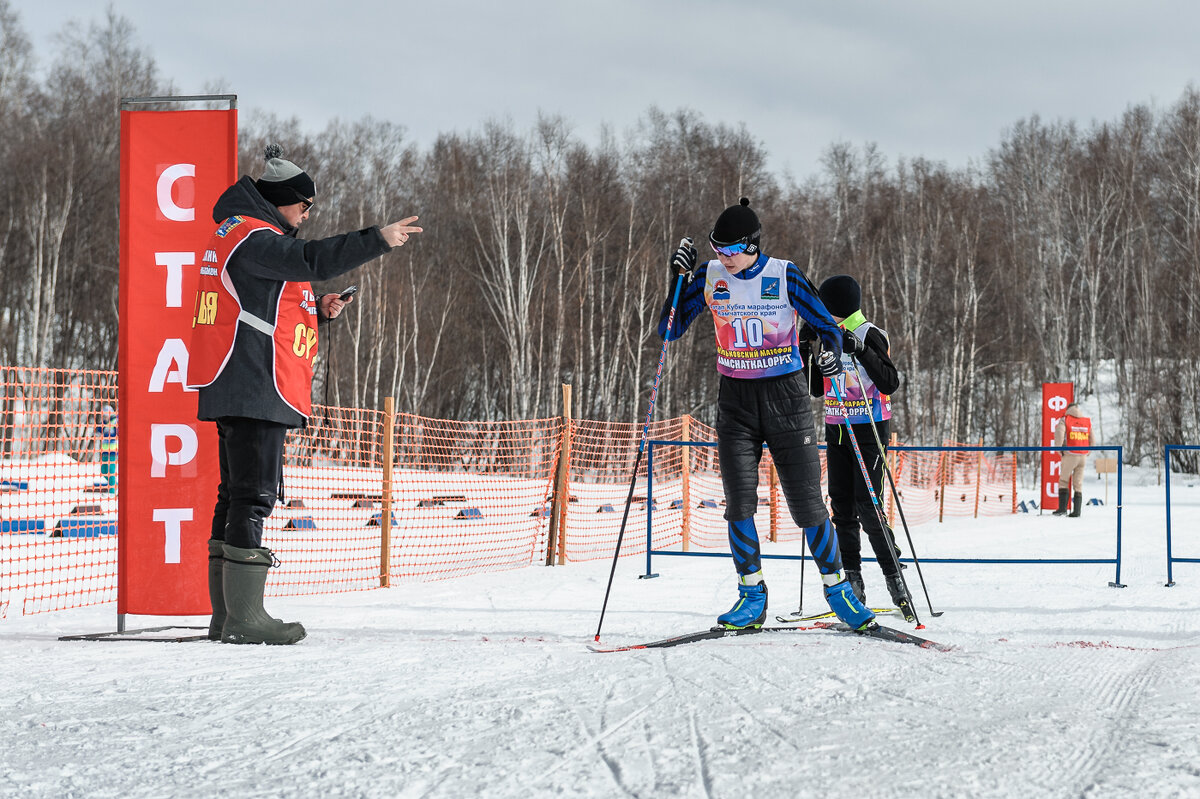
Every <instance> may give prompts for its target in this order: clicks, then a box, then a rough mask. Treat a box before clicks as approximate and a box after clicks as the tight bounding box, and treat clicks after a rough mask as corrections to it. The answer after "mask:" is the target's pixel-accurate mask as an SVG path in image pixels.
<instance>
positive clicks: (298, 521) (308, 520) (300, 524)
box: [283, 516, 317, 530]
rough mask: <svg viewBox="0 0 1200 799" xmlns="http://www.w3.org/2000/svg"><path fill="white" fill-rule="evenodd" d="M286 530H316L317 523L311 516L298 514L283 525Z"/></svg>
mask: <svg viewBox="0 0 1200 799" xmlns="http://www.w3.org/2000/svg"><path fill="white" fill-rule="evenodd" d="M283 529H284V530H316V529H317V523H316V522H314V521H313V517H311V516H296V517H295V518H293V519H290V520H289V521H288V523H287V524H285V525H284V526H283Z"/></svg>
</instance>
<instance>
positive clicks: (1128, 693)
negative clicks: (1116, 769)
mask: <svg viewBox="0 0 1200 799" xmlns="http://www.w3.org/2000/svg"><path fill="white" fill-rule="evenodd" d="M1160 674H1161V664H1160V663H1159V662H1158V659H1157V658H1155V657H1154V654H1149V656H1147V655H1143V656H1142V657H1141V658H1140V662H1139V663H1138V664H1137V665H1135V666H1134V667H1133V669H1132V672H1131V673H1130V672H1126V673H1120V674H1108V675H1105V676H1104V677H1103V679H1101V680H1099V681H1098V682H1099V687H1100V689H1101V690H1100V692H1099V694H1097V695H1096V697H1095V699H1096V702H1095V705H1096V710H1097V711H1098V712H1096V713H1095V714H1094V716H1095V717H1096V718H1097V719H1102V720H1103V723H1101V724H1093V725H1091V726H1090V734H1089V735H1087V736H1086V737H1084V738H1083V739H1082V740H1081V741H1080V742H1079V744H1078V745H1077V746H1076V751H1075V752H1074V753H1073V754H1072V756H1071V757H1069V759H1068V760H1067V761H1066V763H1065V764H1064V773H1063V780H1064V782H1066V783H1067V784H1068V785H1072V784H1079V783H1083V784H1082V785H1080V787H1081V789H1082V790H1081V792H1080V793H1081V795H1083V794H1086V793H1087V790H1088V788H1090V787H1092V786H1094V785H1095V784H1096V781H1097V777H1098V776H1099V775H1100V774H1102V773H1103V772H1105V771H1107V770H1108V769H1109V767H1110V766H1111V764H1112V762H1113V760H1114V758H1115V757H1116V756H1117V755H1118V754H1119V752H1120V751H1121V748H1122V744H1123V743H1124V740H1125V738H1126V733H1127V730H1128V724H1127V720H1128V719H1129V717H1131V716H1135V715H1136V714H1137V709H1138V700H1140V699H1141V698H1142V696H1144V695H1145V693H1146V691H1147V689H1149V688H1150V687H1151V686H1152V685H1154V684H1155V683H1157V682H1158V679H1159V677H1160Z"/></svg>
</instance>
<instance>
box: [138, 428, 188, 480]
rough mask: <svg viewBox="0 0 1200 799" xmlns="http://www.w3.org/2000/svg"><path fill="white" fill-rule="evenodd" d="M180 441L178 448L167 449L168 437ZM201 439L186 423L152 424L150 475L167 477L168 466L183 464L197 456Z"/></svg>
mask: <svg viewBox="0 0 1200 799" xmlns="http://www.w3.org/2000/svg"><path fill="white" fill-rule="evenodd" d="M168 438H173V439H175V440H176V441H178V442H179V447H178V449H175V450H173V451H171V452H168V451H167V439H168ZM198 448H199V441H198V440H197V438H196V431H195V430H193V429H192V427H191V425H186V424H152V425H150V459H151V464H150V476H151V477H166V476H167V466H168V465H170V466H182V465H184V464H185V463H191V462H192V461H193V460H195V458H196V451H197V449H198Z"/></svg>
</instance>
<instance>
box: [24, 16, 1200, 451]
mask: <svg viewBox="0 0 1200 799" xmlns="http://www.w3.org/2000/svg"><path fill="white" fill-rule="evenodd" d="M0 45H2V47H0V125H2V126H3V130H2V131H0V133H2V135H0V169H2V170H3V174H4V175H5V180H4V181H2V182H0V192H3V197H0V259H2V261H3V263H4V265H5V268H4V269H3V271H2V272H0V348H2V350H0V359H2V360H3V362H5V363H9V364H17V365H27V366H39V365H51V366H58V367H68V368H114V367H115V361H116V346H117V344H116V311H117V289H116V277H117V200H118V197H117V194H118V155H117V144H118V135H119V118H118V114H117V102H118V99H119V98H120V97H122V96H146V95H163V94H171V93H173V87H172V85H171V83H170V81H169V78H168V77H163V76H160V75H159V74H158V72H157V70H156V68H155V64H154V60H153V57H152V54H151V53H149V52H148V51H147V50H145V49H144V48H142V46H141V45H140V44H139V43H138V41H137V36H136V31H135V30H134V29H133V27H132V25H131V24H130V23H129V22H128V21H127V20H125V19H123V18H121V17H119V16H116V15H114V14H112V13H111V12H110V13H109V15H108V16H106V17H103V18H99V19H98V20H97V21H96V22H94V23H93V24H92V25H91V27H89V28H88V29H87V30H83V29H66V30H65V32H64V36H63V37H62V38H61V41H60V47H59V50H58V52H57V54H55V55H54V57H53V60H52V61H51V62H50V64H49V67H48V68H44V69H43V68H39V66H38V65H37V63H36V62H35V59H34V53H33V52H32V49H31V47H30V45H29V42H28V39H27V38H26V36H25V34H24V33H23V31H22V28H21V24H20V17H19V14H18V13H17V12H16V11H15V9H14V8H13V5H12V3H11V2H10V0H0ZM237 88H238V87H237V86H236V85H233V86H216V85H215V86H213V87H211V89H210V90H211V91H213V92H233V93H236V92H237ZM174 93H178V92H174ZM1133 99H1135V98H1131V100H1133ZM448 101H449V100H448ZM241 123H242V131H241V146H242V152H241V159H242V161H241V164H242V171H244V172H250V173H251V174H255V175H256V174H257V173H258V169H259V164H260V159H261V153H262V148H263V145H264V144H265V143H266V142H268V141H278V142H280V143H282V144H283V146H284V147H285V150H286V154H287V156H288V157H289V158H291V159H292V160H294V161H296V162H297V163H299V164H301V165H303V166H304V167H305V168H306V169H308V171H309V172H310V173H311V174H312V175H313V176H314V177H315V179H316V182H317V186H318V197H317V205H316V209H315V211H314V214H313V216H312V219H311V221H310V222H309V223H308V225H307V226H306V228H305V230H304V235H305V236H306V237H318V236H321V235H327V234H332V233H336V232H340V231H343V230H346V229H350V228H359V227H363V226H366V225H369V224H373V223H381V222H387V221H390V220H393V219H395V218H398V217H400V216H403V215H405V214H407V213H417V214H420V216H421V224H422V225H424V226H425V228H426V231H427V232H426V233H424V234H423V235H422V236H421V237H420V239H419V241H418V242H416V243H415V245H416V246H411V247H406V248H403V249H402V250H399V251H397V252H396V253H395V254H392V255H389V256H386V257H384V258H383V259H380V260H379V261H377V262H375V263H373V264H370V265H368V266H367V267H365V268H364V269H363V270H361V271H359V272H357V273H355V274H354V275H353V276H351V277H349V278H348V279H346V280H344V281H339V283H338V285H336V286H324V287H318V288H321V289H330V290H331V289H334V288H341V287H342V283H347V284H348V283H351V282H355V283H358V284H359V285H360V286H361V287H362V289H363V290H362V292H361V293H360V294H359V295H358V298H357V302H356V303H355V305H356V307H357V308H356V312H354V313H350V314H348V315H347V319H346V320H344V321H343V322H341V323H340V324H339V325H337V326H335V327H334V328H333V329H332V330H331V331H330V334H329V335H328V336H327V337H326V339H325V341H324V344H323V346H324V347H325V354H326V357H325V366H326V367H331V368H328V369H327V370H325V369H323V370H321V374H320V375H319V381H321V382H319V383H318V394H317V399H318V401H321V402H326V403H328V404H331V405H341V406H355V407H373V408H377V407H381V404H382V398H383V397H384V396H387V395H392V396H395V397H396V399H397V410H399V411H404V412H412V413H419V414H422V415H425V416H432V417H442V418H456V419H481V420H496V419H528V418H538V417H544V416H551V415H556V414H557V413H559V412H560V393H559V390H558V385H559V383H560V382H569V383H572V384H573V385H574V387H575V390H574V396H575V398H576V401H575V404H576V407H575V408H574V413H575V415H576V416H577V417H582V418H592V419H607V420H628V419H635V418H638V417H639V416H640V415H641V414H642V413H644V408H645V403H646V399H647V392H648V390H649V385H650V378H651V376H652V374H653V369H654V365H655V361H656V358H657V353H658V350H659V347H660V342H659V340H658V338H657V336H656V335H655V334H654V326H655V324H656V322H657V319H658V312H659V308H660V306H661V304H662V301H663V297H664V295H665V293H666V291H667V281H668V277H667V266H666V264H667V261H668V258H669V256H670V253H671V251H672V249H673V248H674V246H675V244H676V243H677V242H678V240H679V238H680V237H681V236H683V235H685V234H686V235H692V236H694V237H696V238H697V240H698V241H700V242H701V244H702V245H703V241H704V237H705V236H706V235H707V233H708V230H709V228H710V227H711V224H712V221H713V219H714V218H715V217H716V215H717V213H719V212H720V210H721V209H723V208H724V207H725V206H727V205H729V204H732V203H734V202H736V201H737V199H738V197H739V196H741V195H748V196H749V197H750V198H751V200H752V205H753V207H754V208H755V209H756V210H757V212H758V213H759V216H760V218H761V219H762V221H763V224H764V237H763V244H764V249H765V251H766V252H768V253H769V254H772V255H776V256H780V257H786V258H790V259H792V260H794V261H796V262H797V263H798V264H799V265H800V266H801V267H802V268H803V269H804V270H805V271H806V272H807V273H808V274H809V276H810V277H811V278H812V279H813V280H814V282H817V283H819V282H820V281H821V280H822V279H824V278H825V277H828V276H829V275H832V274H838V273H848V274H851V275H854V276H855V277H857V278H858V280H859V281H860V282H861V283H862V284H863V287H864V293H865V297H866V300H865V303H864V305H865V310H866V312H867V314H868V317H869V318H871V319H873V320H874V321H876V322H877V323H878V324H880V325H881V326H883V327H884V328H885V329H887V330H888V331H889V332H890V334H891V340H892V345H893V353H894V358H895V360H896V362H897V364H898V365H899V367H900V368H901V369H902V371H903V372H904V374H905V377H906V381H905V384H904V387H903V388H902V389H901V391H900V392H898V394H897V397H896V401H897V410H898V421H897V423H896V425H895V429H896V430H897V431H898V432H899V433H900V435H901V437H902V438H903V439H904V440H906V441H910V442H915V443H941V442H942V441H943V440H945V439H953V440H959V441H970V442H974V441H976V440H977V439H978V438H979V437H983V439H984V440H985V441H986V442H987V443H994V444H1026V443H1031V442H1032V441H1034V440H1035V438H1036V430H1037V427H1036V424H1037V419H1036V407H1035V405H1034V404H1033V403H1032V402H1031V401H1030V398H1031V397H1035V396H1036V392H1037V387H1038V384H1039V383H1041V382H1042V381H1044V380H1073V381H1075V383H1076V388H1077V393H1078V394H1080V395H1088V394H1090V393H1091V392H1093V391H1094V390H1095V388H1096V377H1097V370H1098V366H1099V364H1101V363H1102V362H1105V361H1111V362H1112V364H1114V365H1115V370H1116V375H1117V381H1118V393H1119V396H1120V397H1121V402H1122V403H1123V404H1124V405H1125V407H1124V408H1121V409H1114V411H1115V412H1117V413H1119V414H1120V415H1122V416H1123V417H1124V419H1125V420H1126V425H1125V435H1126V436H1127V439H1126V440H1124V441H1121V442H1108V441H1105V442H1100V443H1105V444H1109V443H1121V444H1124V445H1125V446H1126V448H1127V449H1126V452H1127V458H1128V459H1130V460H1134V461H1136V460H1141V459H1143V458H1145V457H1148V456H1150V457H1153V456H1155V454H1156V453H1158V452H1159V451H1160V447H1161V445H1162V444H1163V443H1172V442H1174V443H1192V442H1195V441H1196V440H1197V438H1198V436H1197V425H1198V414H1197V408H1196V404H1195V403H1196V399H1195V398H1196V397H1197V396H1200V365H1197V363H1196V362H1195V361H1194V359H1193V358H1192V357H1190V356H1191V353H1192V351H1193V348H1194V344H1193V343H1194V342H1195V341H1196V340H1197V335H1196V334H1197V327H1198V326H1200V308H1198V307H1197V305H1198V303H1200V291H1198V290H1200V92H1197V91H1196V90H1194V89H1189V90H1188V91H1186V92H1185V93H1184V95H1183V96H1182V97H1180V98H1179V99H1178V100H1177V101H1176V102H1175V103H1174V104H1173V105H1170V106H1169V107H1166V108H1154V107H1151V106H1148V105H1131V106H1130V108H1129V109H1128V111H1127V112H1126V113H1125V114H1124V115H1123V116H1122V117H1121V118H1120V119H1115V120H1108V121H1101V122H1096V123H1093V124H1091V125H1090V126H1087V127H1081V126H1079V125H1077V124H1075V123H1074V122H1070V121H1062V122H1047V121H1044V120H1041V119H1038V118H1036V117H1033V118H1030V119H1025V120H1014V122H1013V125H1012V126H1011V128H1009V129H1008V130H1007V131H1005V132H1004V133H1003V134H1002V135H1001V136H1000V139H999V141H997V143H996V146H995V147H994V148H993V149H992V150H990V151H988V152H982V153H980V154H979V157H978V159H977V160H975V161H974V162H972V164H971V165H970V166H969V167H967V168H961V169H960V168H949V167H947V166H946V165H944V164H941V163H935V162H930V161H927V160H923V159H920V158H913V159H894V158H888V157H887V155H886V154H884V153H881V152H879V151H878V150H877V149H876V148H875V147H873V146H872V145H870V144H865V145H856V144H848V143H839V142H835V143H831V144H830V146H829V147H828V149H827V151H826V156H825V158H824V162H823V167H822V169H821V171H820V173H819V174H816V175H810V176H803V177H800V176H792V175H783V174H774V173H772V172H771V171H770V170H769V169H768V167H767V156H768V153H766V152H765V151H764V149H763V147H762V146H761V145H760V144H759V143H758V141H757V140H756V138H755V136H754V131H753V129H752V128H750V127H745V126H737V127H731V126H728V125H726V124H715V123H712V122H710V121H708V119H706V117H705V116H704V115H703V114H702V113H700V112H696V111H692V110H687V109H681V110H676V111H664V110H660V109H656V108H651V109H649V110H647V111H646V112H645V114H644V115H643V116H642V119H641V122H640V124H639V125H637V126H636V127H635V128H633V129H631V130H627V131H620V132H617V131H606V132H604V133H603V135H602V136H601V137H600V140H599V143H592V142H586V141H584V140H583V139H582V138H581V137H580V136H579V135H578V134H577V133H575V132H574V131H573V130H572V128H571V124H570V121H569V120H566V119H562V118H558V117H551V116H546V117H543V118H541V119H539V120H538V121H537V122H536V124H533V125H532V126H530V127H529V128H528V129H520V128H518V127H516V126H514V125H512V124H505V123H499V122H494V121H484V120H481V121H480V124H479V127H478V128H477V129H475V130H469V131H456V132H446V133H444V134H442V135H441V136H440V137H439V138H438V140H437V141H436V142H435V143H433V144H432V145H431V146H428V147H421V146H417V145H416V144H415V143H413V142H411V141H409V140H408V139H407V138H406V134H405V131H404V129H403V128H402V127H400V126H397V125H394V124H391V123H387V122H382V121H379V120H376V119H372V118H369V117H368V118H364V119H361V120H358V121H353V122H345V121H339V122H334V123H332V124H330V125H328V126H327V127H325V128H324V129H323V130H321V131H319V132H313V127H312V125H311V123H309V122H308V121H304V120H294V119H293V120H280V119H276V118H273V117H262V116H258V115H255V114H253V113H245V112H244V113H243V114H242V118H241ZM772 155H776V156H781V157H786V153H777V154H772ZM709 331H710V327H709V323H707V322H702V323H700V324H698V325H697V329H696V330H695V331H693V333H692V334H691V335H689V336H688V337H687V338H685V339H684V340H683V341H682V342H681V343H680V344H678V345H676V346H674V347H673V349H672V352H671V353H670V361H669V365H668V370H667V373H666V377H665V379H664V381H663V386H662V390H661V393H660V395H659V408H660V409H661V412H662V413H663V415H664V416H675V415H679V414H683V413H690V414H693V415H695V416H696V417H698V418H700V419H701V420H706V421H710V420H711V418H710V417H711V415H712V413H713V405H714V399H715V396H716V375H715V370H714V368H713V362H712V342H711V337H710V334H709ZM325 376H328V378H329V382H328V385H324V384H323V381H322V378H323V377H325Z"/></svg>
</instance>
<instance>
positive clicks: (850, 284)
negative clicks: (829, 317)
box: [820, 275, 862, 319]
mask: <svg viewBox="0 0 1200 799" xmlns="http://www.w3.org/2000/svg"><path fill="white" fill-rule="evenodd" d="M820 293H821V302H823V303H824V304H825V307H826V309H828V311H829V313H831V314H833V315H834V316H840V317H841V318H842V319H845V318H846V317H848V316H852V315H853V314H854V312H855V311H857V310H858V309H859V308H861V307H862V289H861V288H859V286H858V281H857V280H855V279H854V278H852V277H850V276H849V275H834V276H833V277H831V278H829V279H828V280H826V281H825V282H824V283H822V284H821V288H820Z"/></svg>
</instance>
